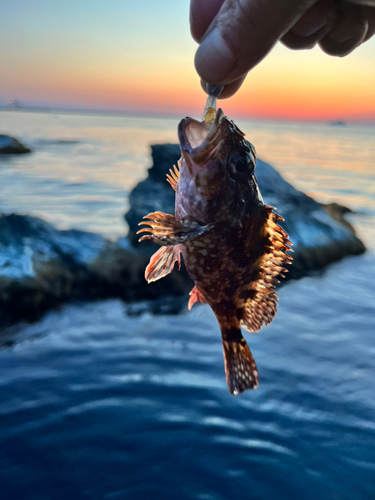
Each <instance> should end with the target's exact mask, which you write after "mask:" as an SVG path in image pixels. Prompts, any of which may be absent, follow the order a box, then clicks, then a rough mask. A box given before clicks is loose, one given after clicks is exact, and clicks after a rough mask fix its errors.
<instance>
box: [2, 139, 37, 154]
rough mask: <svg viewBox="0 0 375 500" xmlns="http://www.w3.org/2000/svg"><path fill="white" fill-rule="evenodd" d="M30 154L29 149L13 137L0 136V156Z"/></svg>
mask: <svg viewBox="0 0 375 500" xmlns="http://www.w3.org/2000/svg"><path fill="white" fill-rule="evenodd" d="M24 153H31V149H29V148H27V147H26V146H24V145H23V144H22V143H21V142H19V141H18V140H17V139H14V137H9V136H8V135H0V154H3V155H19V154H24Z"/></svg>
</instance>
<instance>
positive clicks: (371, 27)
mask: <svg viewBox="0 0 375 500" xmlns="http://www.w3.org/2000/svg"><path fill="white" fill-rule="evenodd" d="M363 10H364V13H365V17H366V19H367V24H368V27H367V33H366V36H365V38H364V40H363V41H364V42H367V40H370V38H371V37H372V36H373V35H374V34H375V7H363Z"/></svg>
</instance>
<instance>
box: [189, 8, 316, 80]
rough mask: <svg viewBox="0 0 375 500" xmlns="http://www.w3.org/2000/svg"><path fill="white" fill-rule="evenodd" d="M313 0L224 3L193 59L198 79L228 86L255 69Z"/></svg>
mask: <svg viewBox="0 0 375 500" xmlns="http://www.w3.org/2000/svg"><path fill="white" fill-rule="evenodd" d="M316 1H317V0H225V2H224V3H223V5H222V7H221V9H220V10H219V12H218V13H217V15H216V17H215V18H214V20H213V21H212V23H211V25H210V27H209V28H208V30H207V32H206V34H205V36H204V38H203V40H202V43H201V45H200V46H199V48H198V50H197V53H196V56H195V67H196V70H197V72H198V74H199V75H200V76H201V78H202V79H203V80H204V81H206V82H209V83H211V84H213V85H228V84H230V83H232V82H233V81H235V80H238V78H240V77H241V76H244V75H246V73H247V72H248V71H249V70H250V69H252V68H253V67H254V66H256V65H257V64H258V63H259V62H260V61H261V60H262V59H263V58H264V57H265V56H266V55H267V54H268V52H269V51H270V50H271V49H272V47H273V46H274V45H275V43H276V42H277V41H278V40H279V39H280V38H281V37H282V36H283V34H284V33H285V32H287V31H288V30H289V29H290V27H291V26H293V25H294V23H295V22H296V21H297V20H298V19H299V18H300V17H301V16H302V14H303V13H304V12H305V11H306V10H307V9H308V8H309V7H311V6H312V5H313V4H314V3H316Z"/></svg>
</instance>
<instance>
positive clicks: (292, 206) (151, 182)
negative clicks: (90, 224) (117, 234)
mask: <svg viewBox="0 0 375 500" xmlns="http://www.w3.org/2000/svg"><path fill="white" fill-rule="evenodd" d="M151 149H152V157H153V161H154V165H153V167H151V169H149V176H148V178H147V179H145V180H144V181H142V182H140V183H139V184H138V185H137V186H136V187H135V188H134V190H133V191H132V192H131V194H130V198H129V201H130V210H129V212H128V213H127V214H126V216H125V218H126V221H127V222H128V224H129V228H130V229H129V235H128V237H129V240H130V241H131V242H132V244H133V245H137V240H138V236H137V235H136V231H137V230H138V229H139V228H138V223H139V222H140V221H141V220H142V217H143V216H144V215H147V214H148V213H149V212H152V211H156V210H160V211H163V212H168V213H172V214H173V213H174V191H173V190H172V189H171V188H170V186H169V184H168V183H167V182H166V180H165V175H166V173H167V172H168V170H169V168H171V166H172V165H173V164H176V163H177V160H178V159H179V157H180V148H179V146H178V145H177V144H176V145H173V144H167V145H165V146H163V145H159V146H151ZM256 175H257V179H258V183H259V188H260V191H261V193H262V196H263V198H264V202H265V203H266V204H268V205H272V206H274V207H276V208H277V213H279V214H280V215H282V216H283V217H284V218H285V222H283V223H282V224H281V225H282V226H283V227H284V229H285V230H286V231H287V232H288V234H289V236H290V239H291V241H292V242H293V250H294V253H293V254H292V256H293V265H292V266H290V267H289V268H288V269H289V273H288V275H287V276H288V277H289V278H298V277H301V276H304V275H306V274H307V273H308V272H310V271H312V270H318V269H322V268H323V267H325V266H326V265H328V264H330V263H331V262H334V261H336V260H339V259H341V258H343V257H345V256H348V255H358V254H361V253H363V252H364V251H365V247H364V245H363V243H362V242H361V241H360V240H359V239H358V238H357V237H356V236H355V232H354V229H353V227H352V226H351V225H350V224H349V222H347V221H346V220H345V219H344V215H345V213H346V212H347V211H348V210H349V209H346V208H345V207H341V208H340V209H339V208H338V207H339V205H338V206H337V205H336V204H334V205H329V206H323V205H321V204H320V203H318V202H316V201H315V200H314V199H313V198H311V197H309V196H307V195H306V194H304V193H301V192H300V191H297V190H296V189H295V188H294V187H293V186H292V185H291V184H289V183H288V182H286V181H285V180H284V179H283V178H282V176H281V175H280V174H279V173H278V172H277V171H276V170H275V169H274V168H272V167H271V165H269V164H267V163H265V162H263V161H261V160H258V161H257V169H256ZM142 246H143V248H146V243H142ZM156 248H157V247H156V246H154V245H153V244H148V245H147V251H148V252H149V253H152V251H154V250H155V249H156Z"/></svg>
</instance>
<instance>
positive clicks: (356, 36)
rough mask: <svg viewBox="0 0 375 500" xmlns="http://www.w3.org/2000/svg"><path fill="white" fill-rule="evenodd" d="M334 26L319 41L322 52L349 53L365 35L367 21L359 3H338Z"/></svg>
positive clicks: (337, 54) (336, 54)
mask: <svg viewBox="0 0 375 500" xmlns="http://www.w3.org/2000/svg"><path fill="white" fill-rule="evenodd" d="M337 7H338V16H337V21H336V24H335V26H334V27H333V28H332V30H331V31H330V32H329V33H328V34H327V35H326V36H325V37H324V38H323V39H322V40H320V42H319V45H320V47H321V48H322V50H323V51H324V52H326V53H327V54H329V55H332V56H340V57H343V56H346V55H348V54H350V52H352V51H353V50H354V49H355V48H356V47H358V45H360V44H361V43H362V42H363V40H364V39H365V37H366V33H367V29H368V22H367V19H366V16H365V10H364V8H363V6H361V5H355V4H349V3H345V2H342V3H339V4H338V6H337Z"/></svg>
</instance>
